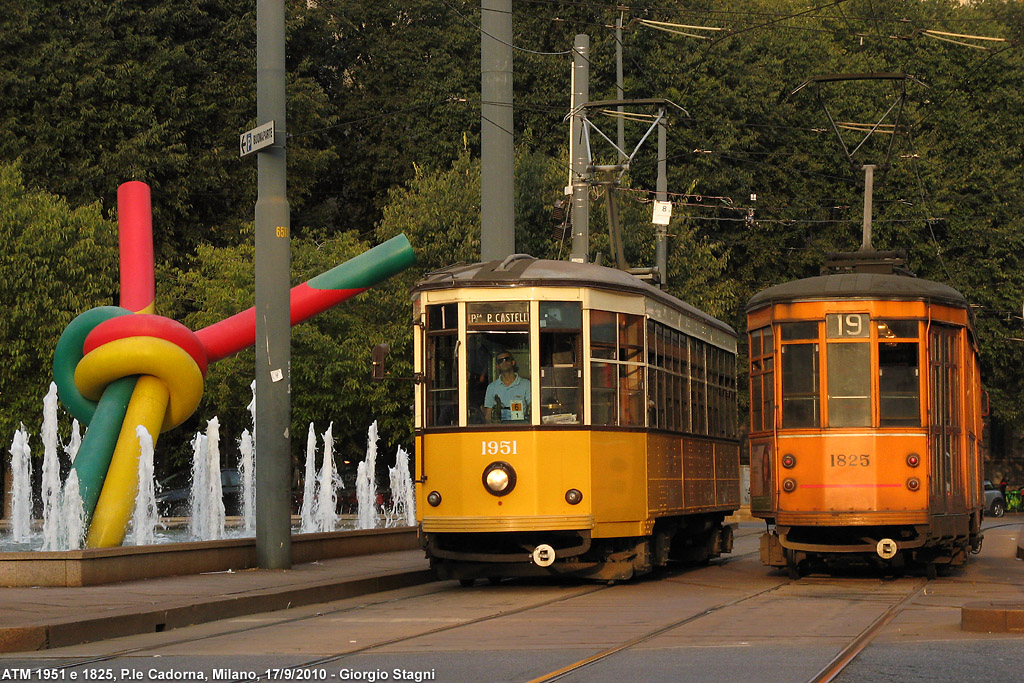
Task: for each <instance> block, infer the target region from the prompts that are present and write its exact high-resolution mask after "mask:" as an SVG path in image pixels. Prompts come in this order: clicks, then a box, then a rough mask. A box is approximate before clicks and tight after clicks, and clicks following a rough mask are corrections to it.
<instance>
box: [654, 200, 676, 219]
mask: <svg viewBox="0 0 1024 683" xmlns="http://www.w3.org/2000/svg"><path fill="white" fill-rule="evenodd" d="M670 218H672V202H659V201H655V202H654V216H653V217H652V218H651V222H652V223H654V224H655V225H668V223H669V219H670Z"/></svg>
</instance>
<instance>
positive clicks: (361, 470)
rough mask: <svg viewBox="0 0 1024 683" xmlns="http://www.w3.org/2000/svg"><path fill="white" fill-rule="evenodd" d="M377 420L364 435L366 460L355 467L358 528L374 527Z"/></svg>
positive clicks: (375, 525) (376, 511) (375, 519)
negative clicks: (365, 435)
mask: <svg viewBox="0 0 1024 683" xmlns="http://www.w3.org/2000/svg"><path fill="white" fill-rule="evenodd" d="M376 472H377V422H376V420H375V421H374V423H373V424H372V425H370V429H369V433H368V434H367V437H366V460H364V461H363V462H361V463H359V466H358V467H357V468H356V503H357V504H358V506H359V515H358V522H357V524H358V526H357V527H356V528H358V529H376V528H377V522H378V516H379V510H378V509H377V477H376Z"/></svg>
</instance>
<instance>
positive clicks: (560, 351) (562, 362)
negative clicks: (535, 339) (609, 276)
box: [540, 301, 583, 424]
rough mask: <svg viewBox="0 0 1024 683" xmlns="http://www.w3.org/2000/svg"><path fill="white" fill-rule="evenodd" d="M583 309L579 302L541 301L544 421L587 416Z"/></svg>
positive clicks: (566, 421)
mask: <svg viewBox="0 0 1024 683" xmlns="http://www.w3.org/2000/svg"><path fill="white" fill-rule="evenodd" d="M582 351H583V311H582V308H581V306H580V304H579V303H573V302H547V301H542V302H541V303H540V403H541V407H540V421H541V424H579V423H580V422H581V421H582V417H583V353H582Z"/></svg>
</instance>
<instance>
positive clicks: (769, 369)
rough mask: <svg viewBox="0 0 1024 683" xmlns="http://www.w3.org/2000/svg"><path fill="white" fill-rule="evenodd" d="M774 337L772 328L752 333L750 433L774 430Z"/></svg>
mask: <svg viewBox="0 0 1024 683" xmlns="http://www.w3.org/2000/svg"><path fill="white" fill-rule="evenodd" d="M773 342H774V336H773V334H772V328H771V327H770V326H769V327H764V328H761V329H759V330H754V331H753V332H751V333H750V431H752V432H764V431H768V430H770V429H771V428H772V426H773V424H774V417H775V412H774V408H773V401H774V393H775V392H774V389H773V386H772V382H773V377H774V374H775V358H774V356H773V352H774V350H775V349H774V343H773Z"/></svg>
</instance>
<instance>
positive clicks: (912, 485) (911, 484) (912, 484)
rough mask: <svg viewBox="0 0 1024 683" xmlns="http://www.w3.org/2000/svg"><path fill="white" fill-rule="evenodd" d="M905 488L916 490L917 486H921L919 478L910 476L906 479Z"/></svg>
mask: <svg viewBox="0 0 1024 683" xmlns="http://www.w3.org/2000/svg"><path fill="white" fill-rule="evenodd" d="M907 488H908V489H910V490H911V491H916V490H918V489H919V488H921V480H920V479H918V478H917V477H911V478H910V479H907Z"/></svg>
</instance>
